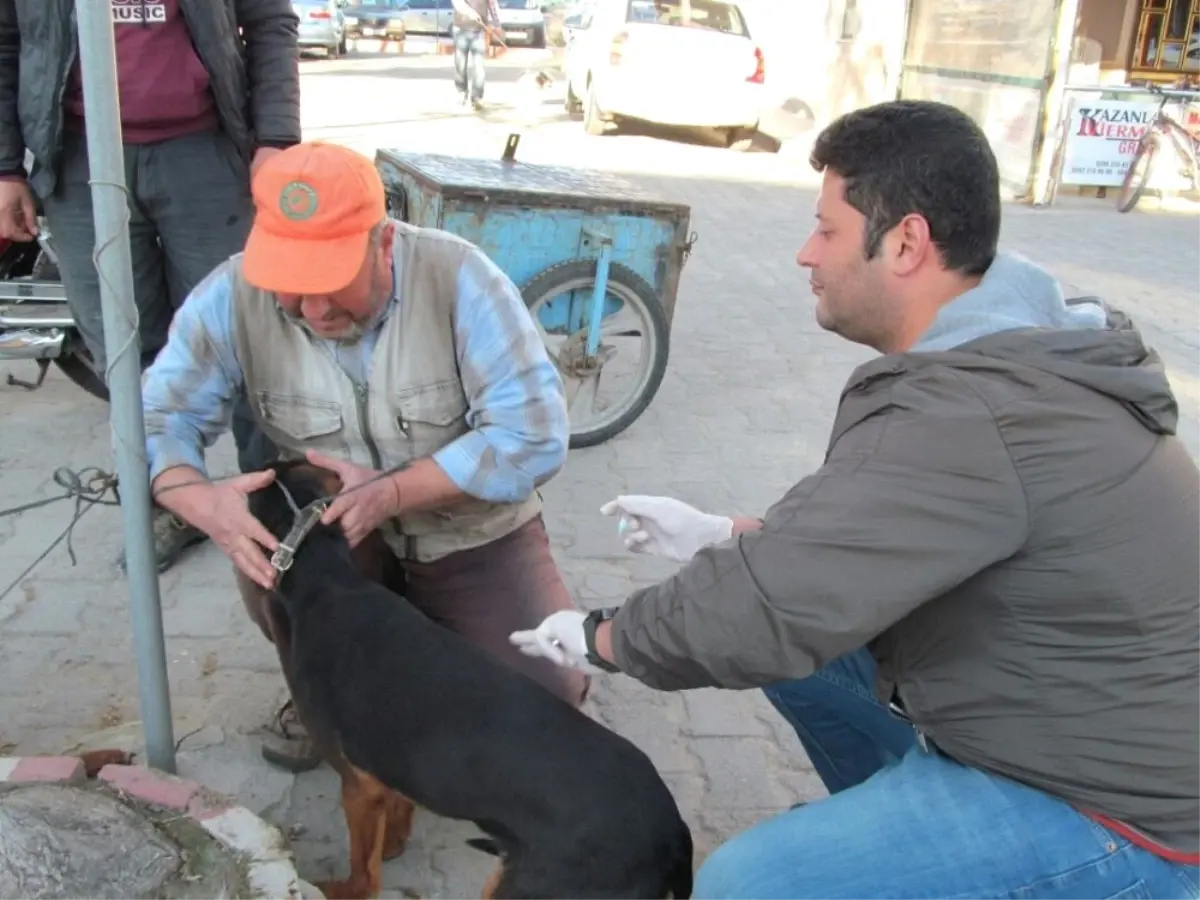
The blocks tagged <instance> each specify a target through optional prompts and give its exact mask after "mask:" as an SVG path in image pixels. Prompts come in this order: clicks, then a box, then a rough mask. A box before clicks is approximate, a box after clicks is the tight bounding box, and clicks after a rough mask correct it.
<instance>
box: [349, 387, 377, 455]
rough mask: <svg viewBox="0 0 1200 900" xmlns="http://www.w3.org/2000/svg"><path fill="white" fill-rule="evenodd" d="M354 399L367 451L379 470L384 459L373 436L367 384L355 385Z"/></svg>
mask: <svg viewBox="0 0 1200 900" xmlns="http://www.w3.org/2000/svg"><path fill="white" fill-rule="evenodd" d="M354 400H355V405H356V406H357V407H358V421H359V422H360V423H362V433H363V441H365V442H366V445H367V452H368V453H370V454H371V466H372V468H374V469H376V470H377V471H381V470H382V469H383V461H382V460H381V459H380V458H379V448H378V447H376V446H375V438H373V437H372V436H371V419H370V416H369V415H368V414H367V386H366V385H365V384H356V385H355V386H354Z"/></svg>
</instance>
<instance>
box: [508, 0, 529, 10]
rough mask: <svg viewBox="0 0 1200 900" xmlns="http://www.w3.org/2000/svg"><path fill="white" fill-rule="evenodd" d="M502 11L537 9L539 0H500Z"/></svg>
mask: <svg viewBox="0 0 1200 900" xmlns="http://www.w3.org/2000/svg"><path fill="white" fill-rule="evenodd" d="M499 5H500V8H501V9H537V7H538V4H537V0H499Z"/></svg>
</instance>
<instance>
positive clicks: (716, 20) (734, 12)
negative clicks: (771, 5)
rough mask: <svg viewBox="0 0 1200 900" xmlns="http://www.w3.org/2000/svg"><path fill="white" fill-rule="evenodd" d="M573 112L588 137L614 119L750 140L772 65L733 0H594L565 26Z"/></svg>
mask: <svg viewBox="0 0 1200 900" xmlns="http://www.w3.org/2000/svg"><path fill="white" fill-rule="evenodd" d="M564 32H565V36H566V50H565V53H564V58H563V69H564V71H565V73H566V78H567V108H568V110H569V111H571V112H574V113H580V112H581V113H582V114H583V124H584V128H585V129H586V130H587V132H588V133H589V134H603V133H604V131H605V130H606V124H607V123H608V122H609V121H611V120H612V119H613V118H614V117H623V118H629V119H639V120H641V121H645V122H655V123H658V124H661V125H674V126H685V127H697V128H717V129H724V130H725V131H726V133H727V134H728V142H729V144H730V146H735V145H741V144H746V143H748V142H749V136H750V135H752V134H753V131H754V129H755V128H756V127H757V125H758V121H759V117H760V114H761V112H762V110H763V107H764V104H765V102H766V99H765V97H764V88H763V84H764V80H765V77H766V61H765V60H764V59H763V52H762V48H761V47H760V46H759V45H758V44H756V43H755V42H754V41H753V40H752V39H751V37H750V31H749V28H748V27H747V26H746V17H745V16H744V15H743V14H742V10H741V8H740V7H738V5H737V4H736V3H733V2H727V0H594V2H592V3H590V4H589V5H588V6H587V7H586V8H584V9H583V10H582V11H581V12H579V13H576V14H575V15H572V16H570V17H568V18H567V20H566V21H565V22H564Z"/></svg>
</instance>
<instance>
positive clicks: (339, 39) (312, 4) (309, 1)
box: [292, 0, 346, 59]
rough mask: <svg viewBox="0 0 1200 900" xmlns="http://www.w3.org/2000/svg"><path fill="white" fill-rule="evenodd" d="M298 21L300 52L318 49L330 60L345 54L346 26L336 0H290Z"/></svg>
mask: <svg viewBox="0 0 1200 900" xmlns="http://www.w3.org/2000/svg"><path fill="white" fill-rule="evenodd" d="M292 10H293V11H294V12H295V13H296V16H297V18H299V19H300V25H299V27H298V29H297V31H298V33H299V38H300V39H299V44H300V50H301V51H304V50H312V49H313V48H320V49H322V50H324V51H325V54H326V55H327V56H329V57H330V58H331V59H335V58H337V57H338V56H341V55H342V54H343V53H345V52H346V24H345V21H344V17H343V15H342V10H341V6H340V4H339V3H338V2H337V0H292Z"/></svg>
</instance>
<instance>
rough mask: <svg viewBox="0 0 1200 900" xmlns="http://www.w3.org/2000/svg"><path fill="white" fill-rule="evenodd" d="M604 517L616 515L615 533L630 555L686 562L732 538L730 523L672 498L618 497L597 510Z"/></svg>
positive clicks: (725, 519) (726, 518)
mask: <svg viewBox="0 0 1200 900" xmlns="http://www.w3.org/2000/svg"><path fill="white" fill-rule="evenodd" d="M600 512H601V513H603V514H604V515H606V516H611V515H617V514H619V515H620V519H619V520H618V522H617V532H618V534H620V535H621V536H622V537H623V538H624V539H625V547H626V549H628V550H630V551H632V552H634V553H649V554H651V555H653V556H665V557H668V558H669V559H673V560H676V561H678V562H687V561H688V560H689V559H691V558H692V557H693V556H695V555H696V552H697V551H698V550H700V549H701V548H702V547H707V546H709V545H710V544H719V543H721V541H725V540H728V539H729V538H730V537H731V536H732V535H733V519H730V518H729V517H727V516H713V515H709V514H708V513H703V512H700V510H698V509H696V508H694V507H692V506H688V505H687V504H686V503H684V502H683V501H682V500H675V499H674V498H672V497H648V496H645V495H642V494H635V495H631V496H620V497H617V499H615V500H610V501H609V502H608V503H605V504H604V505H603V506H602V507H600Z"/></svg>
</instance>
